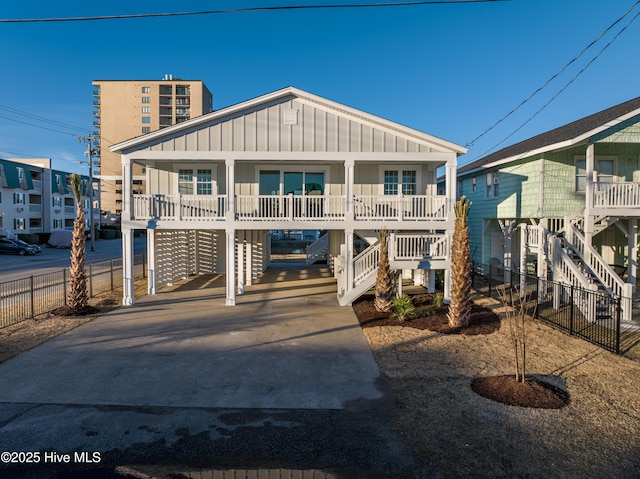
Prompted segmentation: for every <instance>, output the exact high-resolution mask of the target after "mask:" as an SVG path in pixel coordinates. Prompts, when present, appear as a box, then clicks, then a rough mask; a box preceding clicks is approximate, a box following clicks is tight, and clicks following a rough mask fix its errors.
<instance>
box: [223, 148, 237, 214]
mask: <svg viewBox="0 0 640 479" xmlns="http://www.w3.org/2000/svg"><path fill="white" fill-rule="evenodd" d="M224 164H225V168H226V175H225V179H226V183H227V184H226V188H227V198H226V203H227V204H226V210H225V211H226V219H227V221H235V219H236V168H235V160H234V159H233V158H231V159H226V160H225V161H224Z"/></svg>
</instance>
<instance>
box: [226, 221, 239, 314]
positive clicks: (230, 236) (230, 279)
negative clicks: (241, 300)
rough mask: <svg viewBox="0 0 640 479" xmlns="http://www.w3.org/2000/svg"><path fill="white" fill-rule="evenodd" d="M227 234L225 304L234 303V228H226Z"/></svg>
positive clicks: (233, 304)
mask: <svg viewBox="0 0 640 479" xmlns="http://www.w3.org/2000/svg"><path fill="white" fill-rule="evenodd" d="M226 236H227V248H226V250H227V264H226V272H225V274H226V277H227V278H226V279H227V296H226V300H225V304H226V305H227V306H235V305H236V230H234V229H233V228H232V229H228V230H226Z"/></svg>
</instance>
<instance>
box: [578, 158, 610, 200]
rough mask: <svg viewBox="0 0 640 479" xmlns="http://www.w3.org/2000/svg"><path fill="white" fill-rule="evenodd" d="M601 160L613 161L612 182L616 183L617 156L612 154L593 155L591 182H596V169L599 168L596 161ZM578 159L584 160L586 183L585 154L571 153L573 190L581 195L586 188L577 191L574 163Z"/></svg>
mask: <svg viewBox="0 0 640 479" xmlns="http://www.w3.org/2000/svg"><path fill="white" fill-rule="evenodd" d="M602 160H604V161H609V160H610V161H613V183H617V182H618V179H619V176H618V157H617V156H614V155H604V156H599V155H596V156H595V157H594V177H593V182H594V183H597V182H598V177H597V175H598V170H599V168H598V163H599V162H600V161H602ZM578 161H584V162H585V183H586V177H587V175H588V173H587V172H586V168H587V166H586V162H587V157H586V156H585V155H573V192H574V193H577V194H579V195H583V194H585V193H586V189H585V191H579V190H578V188H577V186H578V185H577V181H576V179H577V177H578V174H577V173H578V171H577V168H576V163H577V162H578ZM607 176H608V175H607Z"/></svg>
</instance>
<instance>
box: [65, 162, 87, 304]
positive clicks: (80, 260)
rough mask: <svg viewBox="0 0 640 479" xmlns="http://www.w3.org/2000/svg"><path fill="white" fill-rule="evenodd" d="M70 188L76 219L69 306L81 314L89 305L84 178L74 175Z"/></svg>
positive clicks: (72, 243)
mask: <svg viewBox="0 0 640 479" xmlns="http://www.w3.org/2000/svg"><path fill="white" fill-rule="evenodd" d="M69 186H70V187H71V191H72V192H73V196H74V197H75V199H76V219H75V221H74V223H73V239H72V241H71V267H70V270H69V294H68V297H67V305H68V306H69V307H70V308H72V309H74V310H77V311H78V312H80V311H81V310H83V309H85V308H86V307H87V305H88V304H89V294H88V292H87V273H86V268H85V257H86V252H85V232H84V227H85V224H84V209H83V204H82V196H83V191H82V177H81V176H80V175H78V174H73V175H71V177H70V180H69Z"/></svg>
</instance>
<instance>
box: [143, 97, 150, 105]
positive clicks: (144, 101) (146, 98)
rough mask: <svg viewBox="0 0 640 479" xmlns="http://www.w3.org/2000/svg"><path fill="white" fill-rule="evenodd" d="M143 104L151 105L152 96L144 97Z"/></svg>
mask: <svg viewBox="0 0 640 479" xmlns="http://www.w3.org/2000/svg"><path fill="white" fill-rule="evenodd" d="M142 103H151V97H150V96H143V97H142Z"/></svg>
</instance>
